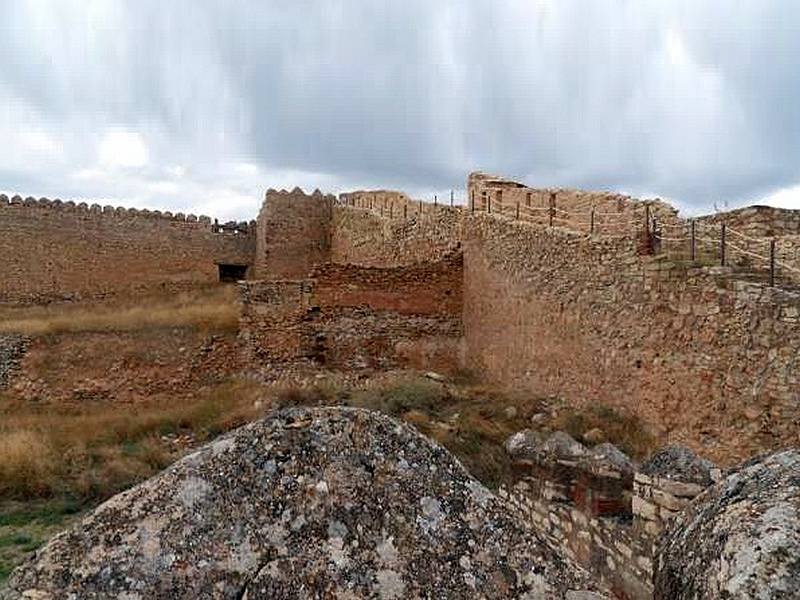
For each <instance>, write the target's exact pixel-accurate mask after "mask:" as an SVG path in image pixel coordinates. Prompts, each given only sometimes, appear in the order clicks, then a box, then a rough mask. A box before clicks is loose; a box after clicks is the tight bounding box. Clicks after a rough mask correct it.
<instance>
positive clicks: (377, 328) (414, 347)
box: [240, 255, 462, 376]
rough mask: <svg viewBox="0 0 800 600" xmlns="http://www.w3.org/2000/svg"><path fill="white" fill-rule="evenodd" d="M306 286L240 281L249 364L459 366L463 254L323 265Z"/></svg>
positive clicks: (275, 367)
mask: <svg viewBox="0 0 800 600" xmlns="http://www.w3.org/2000/svg"><path fill="white" fill-rule="evenodd" d="M313 275H314V277H315V278H314V279H309V280H305V281H265V282H246V283H241V284H240V300H241V302H242V319H241V321H240V331H241V334H240V335H241V341H242V346H243V348H244V351H245V352H246V354H247V356H246V359H247V360H248V362H249V364H251V365H253V366H254V367H255V368H256V370H259V371H261V372H263V373H265V374H266V375H267V376H273V375H274V374H275V373H278V372H281V371H283V370H285V369H287V368H295V367H297V368H312V367H314V366H322V367H326V368H332V369H344V370H347V371H355V372H357V371H361V370H364V369H369V370H383V369H391V368H398V367H409V366H414V367H417V368H423V369H430V370H438V371H441V372H445V373H450V372H453V371H454V370H455V369H456V368H457V367H458V365H459V364H460V358H459V353H460V349H461V338H462V329H461V282H462V273H461V256H460V255H454V256H451V257H448V259H447V260H446V261H442V262H440V263H433V264H419V265H414V266H412V267H408V268H394V269H377V268H365V269H362V268H358V267H354V266H341V265H330V264H329V265H325V266H323V267H320V268H318V269H316V270H315V271H314V272H313Z"/></svg>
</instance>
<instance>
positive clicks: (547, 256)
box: [464, 215, 800, 464]
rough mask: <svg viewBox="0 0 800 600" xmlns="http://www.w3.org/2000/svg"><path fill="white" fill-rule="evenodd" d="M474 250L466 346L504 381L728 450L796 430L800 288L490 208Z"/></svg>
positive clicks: (740, 453)
mask: <svg viewBox="0 0 800 600" xmlns="http://www.w3.org/2000/svg"><path fill="white" fill-rule="evenodd" d="M464 264H465V287H464V330H465V341H466V350H465V351H466V356H467V358H468V360H469V361H470V362H471V364H472V366H473V367H476V368H478V369H480V370H481V371H483V372H485V373H486V374H487V375H489V376H490V377H492V378H493V379H495V380H496V381H498V382H499V383H502V384H505V385H512V386H518V387H521V388H525V389H527V390H529V391H531V392H533V393H535V394H541V395H545V396H548V395H557V396H560V397H563V398H566V399H568V400H569V401H570V402H572V403H574V404H575V405H576V406H584V407H586V406H591V405H598V404H599V405H607V406H611V407H614V408H616V409H618V410H621V411H623V412H630V413H634V414H637V415H639V416H640V417H642V418H643V419H644V421H645V422H646V423H648V424H650V425H651V426H652V428H653V430H654V433H655V434H656V435H657V436H658V437H659V438H660V439H661V440H663V441H675V442H682V443H685V444H687V445H690V446H692V447H694V448H695V449H697V450H701V451H702V452H703V453H704V454H706V455H708V456H711V457H712V458H714V459H715V460H717V461H718V462H720V463H722V464H730V463H731V462H733V461H735V460H737V459H742V458H744V457H746V456H747V455H749V453H750V452H751V451H752V450H753V448H756V447H757V448H760V449H762V450H763V449H768V448H775V447H781V446H784V445H787V444H793V443H795V442H796V430H795V427H794V423H796V421H797V419H798V417H800V403H798V399H799V398H798V385H797V384H798V381H799V378H800V355H798V353H797V351H796V349H797V348H798V347H800V328H798V326H797V325H798V320H799V318H800V298H798V297H797V296H796V295H793V294H791V293H788V292H783V291H780V290H778V289H773V288H767V287H764V286H760V285H756V284H751V283H746V282H741V281H736V280H735V278H732V277H731V272H730V271H729V270H725V269H715V268H692V269H685V268H681V267H679V266H676V265H674V264H672V263H670V262H668V261H664V260H662V259H660V258H658V257H655V258H653V257H646V256H640V255H639V254H638V249H637V246H636V243H635V241H633V240H626V239H620V240H615V239H613V238H607V239H606V238H603V239H599V238H593V237H591V236H586V235H582V234H577V233H569V232H565V231H559V230H557V229H547V228H544V227H541V226H537V225H533V224H526V223H518V222H514V221H511V220H508V219H502V218H491V217H488V216H486V215H477V216H475V217H472V218H470V219H469V220H468V221H467V222H465V225H464Z"/></svg>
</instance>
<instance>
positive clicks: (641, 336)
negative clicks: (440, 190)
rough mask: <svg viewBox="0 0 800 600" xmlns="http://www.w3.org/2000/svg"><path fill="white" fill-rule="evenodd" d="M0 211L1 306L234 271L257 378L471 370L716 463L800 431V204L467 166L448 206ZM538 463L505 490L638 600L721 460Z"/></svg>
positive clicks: (369, 197)
mask: <svg viewBox="0 0 800 600" xmlns="http://www.w3.org/2000/svg"><path fill="white" fill-rule="evenodd" d="M0 231H1V232H2V236H0V244H2V249H3V254H4V262H3V268H2V282H3V283H2V287H0V302H4V303H12V304H13V303H31V302H33V303H43V302H56V301H69V300H73V299H80V298H95V297H100V298H102V297H105V296H113V295H115V294H136V293H146V292H148V291H152V290H165V291H168V292H169V291H177V290H181V289H184V288H187V287H193V286H198V285H201V286H202V285H208V284H213V283H214V282H217V281H222V282H228V281H238V284H237V286H238V292H239V300H240V308H241V313H240V334H239V339H240V347H241V352H242V353H243V355H244V357H245V358H246V364H248V365H249V367H250V368H251V369H252V370H253V371H256V372H260V373H261V374H262V375H263V376H265V377H267V378H279V377H281V376H282V375H283V374H285V373H288V372H292V373H296V372H297V371H298V370H300V371H306V370H307V371H310V372H313V371H314V370H318V369H320V368H325V369H334V370H341V371H345V372H348V373H370V372H374V371H378V370H385V369H392V368H398V367H405V366H411V367H416V368H421V369H425V370H433V371H437V372H441V373H452V372H455V371H457V370H459V369H463V368H470V369H474V370H476V371H479V372H480V373H481V374H483V375H485V376H486V377H487V378H488V379H490V380H493V381H494V382H496V383H498V384H500V385H502V386H505V387H508V388H514V389H518V390H521V391H524V392H527V393H530V394H531V395H532V396H559V397H562V398H564V399H565V400H566V401H568V402H569V403H571V404H573V405H574V406H576V407H588V406H592V405H599V406H607V407H611V408H613V409H615V410H618V411H620V412H623V413H630V414H634V415H637V416H638V417H640V418H641V419H642V420H643V421H644V422H646V423H648V425H649V426H650V427H652V428H653V430H654V433H655V434H656V437H657V438H658V439H659V440H660V441H662V442H671V443H681V444H685V445H688V446H691V447H693V448H694V449H695V450H697V451H698V452H699V453H701V454H703V455H705V456H710V457H712V458H714V459H715V461H717V463H719V464H722V465H729V464H732V463H734V462H736V461H737V460H740V459H743V458H746V457H747V456H748V454H749V449H750V448H752V447H759V448H761V449H776V448H781V447H785V446H788V445H793V444H796V442H797V434H798V433H797V430H796V427H795V426H794V423H795V421H796V419H797V417H798V406H799V405H800V403H798V400H799V399H800V398H799V397H798V377H799V376H800V358H799V357H798V353H797V350H796V349H797V347H798V346H799V345H800V330H799V329H798V321H800V294H798V293H797V292H796V291H795V288H796V285H797V282H798V277H799V276H800V268H798V267H800V264H799V263H798V257H799V256H800V253H798V249H800V211H787V210H780V209H773V208H767V207H751V208H747V209H742V210H738V211H732V212H730V213H723V214H717V215H711V216H709V217H701V218H698V219H691V220H686V219H681V218H680V217H679V216H678V215H677V212H676V211H675V210H674V209H672V208H671V207H670V206H669V205H668V204H666V203H663V202H661V201H638V200H635V199H632V198H629V197H627V196H622V195H618V194H610V193H589V192H576V191H572V190H537V189H533V188H530V187H528V186H526V185H524V184H521V183H518V182H514V181H509V180H506V179H503V178H501V177H494V176H489V175H484V174H480V173H473V174H472V175H470V177H469V181H468V189H467V198H466V201H465V203H464V204H461V205H458V206H454V205H452V202H451V203H447V202H445V203H444V204H440V203H439V202H437V201H434V202H433V203H431V202H422V201H419V200H413V199H411V198H409V197H408V196H406V195H405V194H402V193H399V192H392V191H385V190H381V191H368V192H367V191H359V192H351V193H346V194H341V195H340V196H339V197H338V198H337V197H334V196H331V195H323V194H322V193H320V192H318V191H316V192H314V193H313V194H310V195H307V194H305V193H304V192H303V191H302V190H300V189H297V188H296V189H295V190H293V191H276V190H269V191H268V192H267V193H266V198H265V201H264V203H263V206H262V208H261V211H260V213H259V215H258V217H257V219H256V220H254V221H251V222H249V223H226V224H219V223H217V222H214V221H212V220H211V219H210V218H208V217H195V216H193V215H188V216H186V215H182V214H176V215H173V214H170V213H161V212H158V211H139V210H134V209H121V208H113V207H101V206H99V205H93V206H87V205H86V204H77V205H76V204H74V203H71V202H61V201H58V200H54V201H49V200H44V199H42V200H35V199H32V198H29V199H22V198H19V197H15V198H11V199H9V198H7V197H5V196H0ZM582 452H583V451H582ZM607 458H608V457H603V459H604V460H605V459H607ZM548 460H550V459H548ZM548 460H544V461H542V462H541V464H540V463H537V462H536V461H533V462H531V461H530V460H527V459H524V460H521V461H518V464H517V466H516V468H517V469H518V471H519V473H520V477H519V479H518V481H517V482H516V485H514V486H512V487H508V488H505V489H503V490H501V494H502V495H503V496H504V497H505V498H506V501H507V502H508V503H509V505H511V506H512V507H514V509H515V511H516V512H517V514H518V516H519V519H521V520H524V521H526V522H530V523H533V524H534V525H535V527H536V528H537V529H538V530H540V531H544V532H545V534H546V535H549V536H552V538H553V540H554V542H556V543H562V544H563V545H564V547H565V548H566V549H567V551H568V553H569V554H570V556H572V557H574V558H575V560H577V561H578V562H580V563H582V564H584V565H589V566H590V568H591V569H592V571H593V572H594V573H596V574H599V575H600V576H601V577H603V578H604V581H605V582H606V583H607V584H608V585H609V586H610V587H611V588H612V589H616V590H617V591H619V592H620V593H621V594H623V596H627V597H632V598H638V597H648V595H649V594H650V593H652V586H651V584H650V579H651V578H652V575H653V560H654V558H655V550H654V548H655V539H656V536H657V535H658V534H659V532H660V531H661V530H662V528H663V525H664V523H666V522H667V521H669V520H670V519H671V518H672V517H674V516H675V515H676V514H678V512H679V511H681V510H682V509H683V508H684V507H685V506H686V505H687V504H688V503H689V501H690V499H691V498H692V497H693V496H695V495H696V494H698V493H700V492H701V491H702V490H703V489H704V487H705V486H707V485H709V484H710V483H711V481H712V480H713V479H716V478H717V477H719V473H717V474H716V475H714V476H713V477H712V476H711V475H709V474H704V475H703V477H704V478H705V479H703V480H702V482H700V481H695V480H691V478H690V479H689V480H675V479H673V476H674V475H675V474H674V473H670V474H669V476H664V475H663V474H662V473H659V472H657V470H656V472H641V471H635V472H634V471H633V470H631V469H629V468H623V469H619V468H617V467H618V466H619V465H617V467H614V468H611V469H610V470H609V468H608V464H607V462H604V460H600V461H599V462H597V461H596V460H595V458H594V457H593V456H590V455H589V454H581V455H580V456H579V457H577V458H576V456H572V455H569V453H568V455H566V456H556V457H555V458H554V459H552V460H550V462H549V463H548ZM548 465H549V466H548ZM542 469H544V471H542ZM548 469H550V471H548ZM531 470H532V473H529V471H531ZM530 475H533V477H531V476H530ZM608 516H610V517H612V519H611V520H606V519H605V518H604V517H608ZM618 518H622V519H623V521H624V520H625V519H627V520H628V521H627V522H626V523H622V524H620V523H618V522H617V521H615V520H614V519H618Z"/></svg>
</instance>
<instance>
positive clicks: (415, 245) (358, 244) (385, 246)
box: [331, 200, 462, 268]
mask: <svg viewBox="0 0 800 600" xmlns="http://www.w3.org/2000/svg"><path fill="white" fill-rule="evenodd" d="M392 207H393V208H392ZM403 207H405V209H404V208H403ZM382 214H383V216H381V215H382ZM461 217H462V211H461V210H460V209H451V208H449V207H444V206H434V205H432V204H428V203H419V202H409V203H405V202H403V203H397V204H394V205H393V204H392V202H391V201H389V200H387V201H386V202H385V204H384V203H381V204H373V208H372V210H370V209H368V208H353V207H351V206H347V205H341V204H340V205H339V206H337V207H336V208H335V209H334V212H333V225H332V229H333V238H332V243H331V261H332V262H334V263H338V264H352V265H358V266H362V267H384V268H387V267H399V266H406V265H411V264H414V263H419V262H431V261H437V260H441V259H442V258H444V257H445V256H447V255H449V254H452V253H453V252H454V251H456V250H458V248H459V247H460V239H461V233H460V224H461Z"/></svg>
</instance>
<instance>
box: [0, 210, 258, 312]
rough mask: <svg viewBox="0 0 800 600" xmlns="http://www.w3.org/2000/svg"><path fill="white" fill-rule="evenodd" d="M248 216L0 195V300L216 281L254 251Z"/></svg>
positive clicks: (244, 263)
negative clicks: (218, 217)
mask: <svg viewBox="0 0 800 600" xmlns="http://www.w3.org/2000/svg"><path fill="white" fill-rule="evenodd" d="M254 225H255V224H254V223H252V224H249V223H238V224H237V223H228V224H225V225H219V224H218V223H216V222H212V221H211V219H210V218H208V217H196V216H194V215H183V214H180V213H178V214H174V215H173V214H171V213H169V212H164V213H162V212H159V211H148V210H136V209H125V208H114V207H112V206H105V207H101V206H100V205H98V204H93V205H91V206H89V205H87V204H86V203H78V204H75V203H74V202H62V201H60V200H47V199H41V200H36V199H34V198H27V199H22V198H20V197H18V196H16V197H14V198H8V197H7V196H0V254H2V256H3V267H2V283H1V284H0V302H47V301H54V300H65V299H73V298H79V297H103V296H106V295H109V294H116V293H131V292H136V291H143V290H148V289H152V288H170V289H171V288H180V287H182V286H190V285H195V284H201V283H207V282H213V281H218V280H219V277H220V269H219V265H235V266H238V267H240V270H244V269H246V268H247V267H248V266H249V265H250V264H252V261H253V256H254V254H255V231H254Z"/></svg>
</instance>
